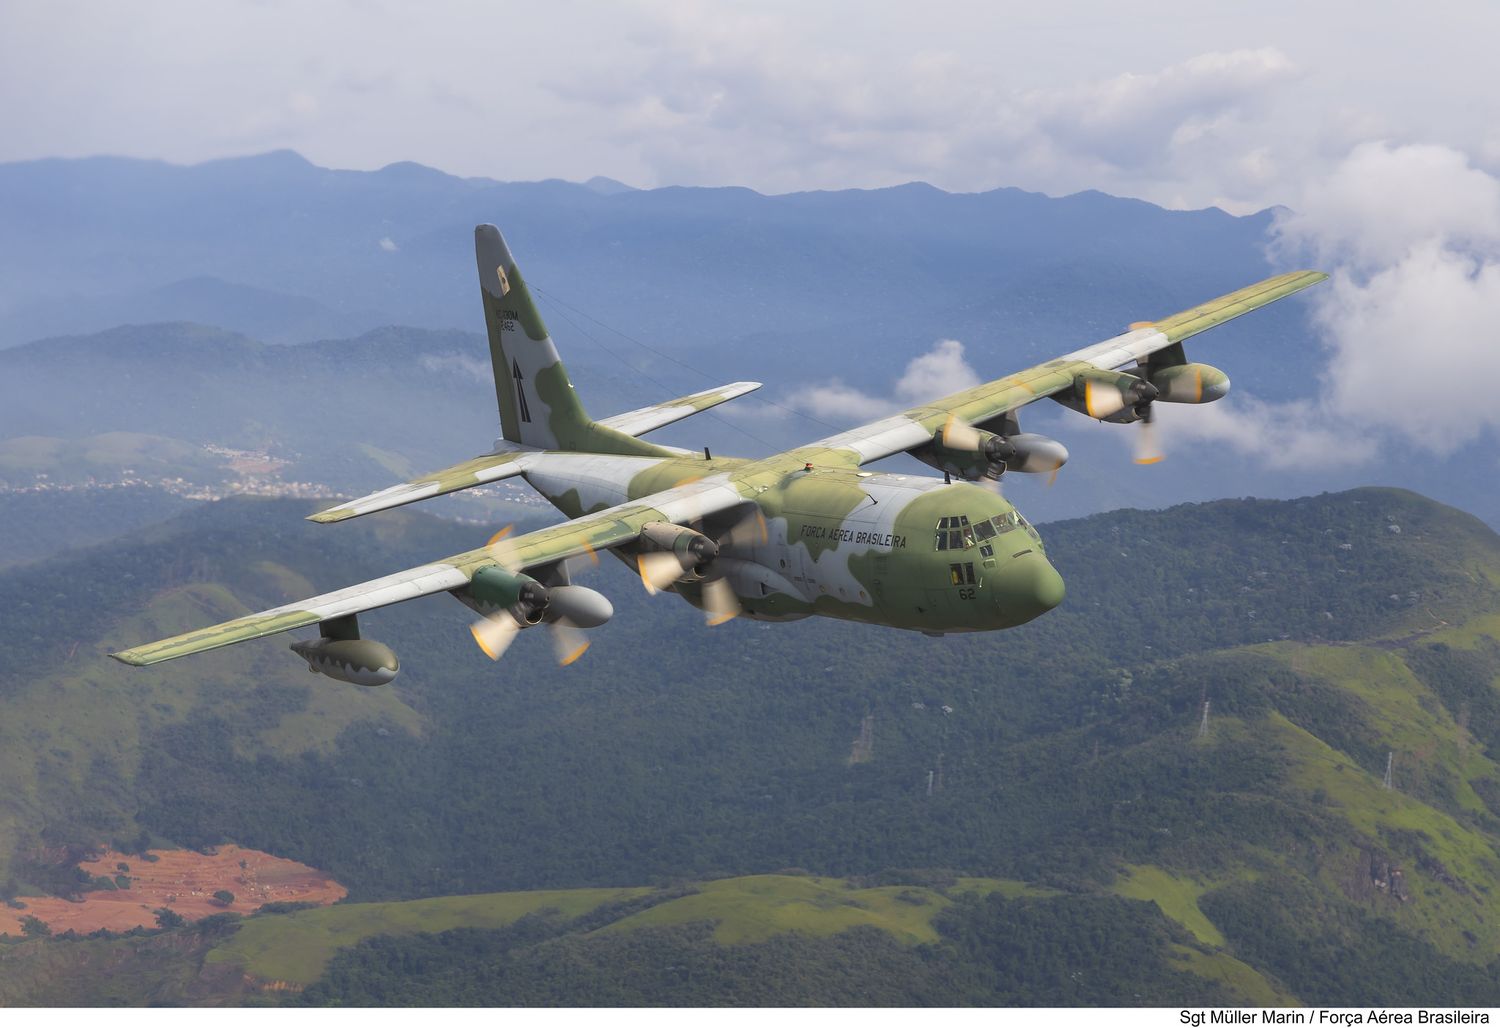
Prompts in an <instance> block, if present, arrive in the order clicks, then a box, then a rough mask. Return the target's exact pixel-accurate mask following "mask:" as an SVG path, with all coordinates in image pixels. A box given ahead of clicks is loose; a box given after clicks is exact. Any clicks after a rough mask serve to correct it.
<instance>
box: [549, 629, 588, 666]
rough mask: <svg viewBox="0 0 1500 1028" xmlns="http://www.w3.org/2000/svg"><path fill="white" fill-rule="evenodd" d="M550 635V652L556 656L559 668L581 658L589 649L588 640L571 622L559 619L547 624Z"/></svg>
mask: <svg viewBox="0 0 1500 1028" xmlns="http://www.w3.org/2000/svg"><path fill="white" fill-rule="evenodd" d="M549 627H550V631H551V634H552V652H553V653H554V654H555V655H556V656H557V664H558V666H559V667H567V666H568V665H569V664H571V663H573V661H575V660H577V659H578V658H579V657H581V656H583V654H584V651H586V650H587V649H588V648H589V638H588V636H587V635H585V634H584V632H583V630H582V629H580V628H579V627H578V626H577V625H575V624H573V622H571V621H569V620H568V619H567V618H564V617H560V618H557V619H556V620H555V621H552V622H550V623H549Z"/></svg>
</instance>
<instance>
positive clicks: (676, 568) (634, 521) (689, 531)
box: [112, 225, 1327, 685]
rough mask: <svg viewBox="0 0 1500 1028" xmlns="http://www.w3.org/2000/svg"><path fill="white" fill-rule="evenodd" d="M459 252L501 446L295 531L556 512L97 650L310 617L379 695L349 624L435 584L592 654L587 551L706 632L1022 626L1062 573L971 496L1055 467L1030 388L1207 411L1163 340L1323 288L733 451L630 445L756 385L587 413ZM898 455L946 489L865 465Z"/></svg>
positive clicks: (508, 276)
mask: <svg viewBox="0 0 1500 1028" xmlns="http://www.w3.org/2000/svg"><path fill="white" fill-rule="evenodd" d="M474 249H475V255H476V257H477V259H478V265H479V284H480V296H481V298H482V300H483V303H484V319H485V325H486V328H487V329H488V332H489V347H490V358H491V361H492V363H493V369H494V377H495V397H496V400H497V401H498V403H499V407H500V424H501V428H502V432H503V439H501V440H498V441H497V443H496V446H495V448H494V449H493V450H492V451H491V452H489V453H486V454H485V455H484V456H482V457H476V458H474V459H473V460H470V461H467V462H465V463H463V464H458V465H455V466H454V467H451V468H445V469H444V470H442V471H437V472H434V473H433V474H430V475H426V476H424V477H422V478H418V479H415V480H413V481H410V482H406V483H404V484H402V485H396V486H392V487H390V488H389V489H384V490H382V491H380V492H377V493H372V494H371V495H369V496H364V497H361V498H360V499H357V500H352V501H350V502H348V503H343V504H341V505H339V506H336V507H333V508H331V509H329V510H325V511H323V512H322V513H319V514H314V515H312V517H311V520H313V521H317V522H321V523H331V522H336V521H345V520H347V519H349V518H355V517H360V516H362V515H365V514H370V513H373V512H375V511H380V510H386V509H388V508H391V507H399V506H401V505H403V504H407V503H413V502H415V501H417V500H424V499H427V498H428V497H431V496H441V495H443V494H445V493H452V492H455V491H457V490H460V489H467V488H469V487H471V486H476V485H480V484H482V483H486V482H495V481H498V480H500V479H504V478H511V477H513V476H520V477H522V478H524V479H525V480H526V481H527V482H528V483H529V484H530V485H531V486H532V487H533V488H534V489H536V490H537V491H538V492H540V493H541V494H542V495H543V496H544V497H546V498H547V500H549V501H550V502H551V503H552V504H553V505H554V506H556V507H557V508H558V509H559V510H561V511H562V512H563V513H564V514H566V515H567V517H568V518H569V520H568V521H566V522H563V523H562V524H559V525H554V526H552V527H550V528H543V529H540V530H538V531H534V532H528V533H525V534H523V535H519V536H515V537H512V536H511V535H509V534H508V533H507V532H502V533H500V535H498V536H496V537H495V538H494V539H492V540H491V541H490V543H489V544H488V545H486V546H483V547H480V548H478V549H475V550H470V551H468V552H467V553H460V554H458V555H457V556H453V557H446V558H443V559H441V560H436V561H433V562H432V563H430V564H424V565H422V566H421V567H417V568H412V569H410V570H407V571H398V572H396V573H395V574H393V575H387V576H385V577H384V578H377V579H375V580H374V581H371V582H363V583H361V584H359V585H353V586H349V587H348V588H345V589H339V590H337V591H335V592H331V593H326V594H324V595H322V596H314V597H312V598H311V599H307V600H301V601H298V602H296V603H288V604H286V605H284V606H281V607H276V608H274V609H272V610H267V611H263V612H261V613H259V614H251V615H249V616H247V617H241V618H236V619H235V620H233V621H227V622H225V623H223V624H219V625H214V626H212V627H210V628H202V629H199V630H197V631H194V632H188V633H186V634H184V635H179V636H176V637H174V638H171V639H164V640H161V641H160V642H154V643H148V644H146V645H144V646H136V647H133V648H131V649H128V650H124V651H121V652H119V653H115V654H112V656H114V657H115V658H117V659H119V660H122V661H124V662H126V663H128V664H137V665H145V664H155V663H157V662H159V661H163V660H171V659H173V658H176V657H185V656H187V655H188V654H191V653H201V652H203V651H205V650H212V649H216V648H218V647H220V646H228V645H230V644H231V643H238V642H244V641H246V640H248V639H259V638H261V637H263V636H268V635H274V634H276V633H278V632H286V631H289V630H292V629H299V628H312V627H316V628H317V629H318V635H317V636H316V637H314V638H310V639H304V640H301V641H298V642H294V643H293V644H292V646H291V649H292V650H293V652H295V653H296V654H297V655H298V656H299V657H301V658H302V659H304V660H305V661H307V664H308V667H309V668H310V669H311V670H313V671H317V672H322V673H323V674H325V675H329V676H330V677H333V678H336V679H339V680H341V681H346V682H353V683H356V684H359V685H380V684H384V683H386V682H389V681H391V680H392V679H393V678H395V676H396V673H397V671H398V669H399V667H400V664H399V661H398V660H397V658H396V655H395V654H394V653H392V652H391V650H390V649H389V648H388V647H387V646H385V645H383V644H381V643H378V642H375V641H374V640H372V639H364V638H361V636H360V631H359V623H358V616H359V615H360V614H362V613H363V612H365V611H368V610H374V609H375V608H377V607H384V606H387V605H389V604H393V603H399V602H401V601H402V600H410V599H413V598H415V597H418V596H427V595H430V594H432V593H440V592H446V593H451V594H452V595H453V596H454V597H456V598H457V599H458V600H460V601H461V602H462V603H464V604H465V605H467V606H468V607H470V608H471V609H473V610H474V611H475V613H477V614H478V615H479V619H478V620H477V621H476V622H475V623H474V624H473V627H472V632H473V635H474V638H475V640H476V641H478V643H479V645H480V646H481V647H482V648H483V649H484V651H485V652H486V653H487V654H489V656H490V657H491V658H498V657H499V656H500V654H501V652H502V651H504V649H505V648H506V647H507V646H508V645H509V644H510V643H511V641H512V640H513V639H514V638H515V636H516V635H517V634H518V633H520V632H521V631H523V630H525V629H526V628H529V627H532V626H535V625H538V624H547V625H548V626H549V627H550V628H551V629H552V631H553V633H554V643H555V645H556V649H557V656H558V660H559V661H560V662H561V663H563V664H567V663H571V662H572V661H573V660H574V659H576V658H577V657H578V656H579V655H580V654H581V653H582V652H583V651H584V650H585V649H586V648H587V646H588V643H587V641H586V638H585V637H584V634H583V632H582V629H585V628H590V627H594V626H597V625H599V624H602V623H603V622H604V621H606V620H608V619H609V618H610V616H611V615H612V614H613V608H612V607H611V605H610V602H609V600H608V599H606V598H605V597H604V596H602V595H601V594H600V593H598V592H596V591H595V590H592V589H588V588H586V587H584V586H580V585H575V584H573V582H572V573H573V571H574V570H576V565H577V564H578V563H579V561H580V560H589V559H592V560H597V559H598V558H597V556H596V554H597V553H598V552H599V551H601V550H608V551H613V552H614V554H615V555H616V556H618V557H620V558H621V559H623V560H625V561H626V562H628V563H629V564H631V565H632V566H633V567H634V568H635V569H636V570H637V571H638V572H639V573H640V576H641V579H642V581H643V583H644V585H645V587H646V589H647V590H648V591H650V592H653V593H654V592H674V593H676V594H678V595H679V596H681V597H682V598H683V599H685V600H687V601H688V602H689V603H691V604H693V605H694V606H696V607H699V608H700V609H702V610H703V611H704V612H705V614H706V615H707V619H708V620H709V622H710V623H717V622H721V621H726V620H728V619H729V618H732V617H734V616H736V615H743V616H745V617H750V618H755V619H758V620H764V621H791V620H795V619H797V618H805V617H808V616H811V615H821V616H823V617H833V618H844V619H847V620H852V621H863V622H868V623H870V624H876V625H889V626H894V627H896V628H906V629H915V630H918V631H922V632H926V633H928V634H932V635H942V634H945V633H948V632H983V631H990V630H992V629H999V628H1008V627H1011V626H1014V625H1019V624H1022V623H1024V622H1027V621H1030V620H1031V619H1033V618H1035V617H1037V616H1039V615H1041V614H1043V613H1045V612H1047V611H1048V610H1051V609H1052V608H1053V607H1055V606H1057V605H1058V604H1059V603H1060V602H1062V598H1063V581H1062V578H1061V577H1060V576H1059V575H1058V573H1057V571H1056V570H1054V569H1053V567H1052V565H1051V564H1050V563H1049V562H1048V560H1047V557H1046V553H1045V551H1044V549H1043V546H1042V540H1041V537H1040V536H1039V535H1038V534H1037V532H1036V529H1035V528H1033V527H1032V526H1031V525H1030V524H1028V523H1027V521H1026V519H1025V518H1023V517H1022V516H1021V514H1020V512H1018V511H1017V510H1016V509H1015V508H1014V507H1013V506H1012V505H1011V504H1010V503H1008V502H1006V501H1005V499H1004V498H1002V497H1001V496H1000V495H998V493H997V491H994V490H992V489H990V488H986V487H985V484H986V483H993V482H995V481H998V480H999V478H1000V476H1001V475H1002V474H1004V473H1005V472H1006V471H1019V472H1033V473H1034V472H1043V473H1047V472H1055V471H1056V470H1057V469H1058V468H1059V467H1061V466H1062V464H1063V462H1064V461H1066V460H1067V457H1068V453H1067V450H1066V449H1065V448H1064V447H1063V446H1062V444H1061V443H1058V442H1056V441H1055V440H1052V439H1048V438H1045V437H1043V436H1039V435H1035V434H1031V433H1027V432H1022V431H1021V428H1020V424H1019V421H1018V417H1017V415H1018V412H1019V411H1020V410H1021V408H1023V407H1025V406H1026V405H1027V404H1030V403H1033V402H1035V401H1037V400H1040V399H1042V398H1044V397H1047V398H1050V399H1052V400H1054V401H1056V402H1058V403H1061V404H1063V405H1064V406H1066V407H1069V408H1071V409H1073V410H1076V411H1079V412H1081V413H1083V414H1086V415H1088V416H1089V417H1091V418H1095V419H1097V420H1101V421H1108V422H1114V423H1121V424H1124V423H1131V422H1140V423H1141V424H1142V429H1143V430H1144V429H1146V428H1149V426H1150V422H1151V417H1152V405H1153V404H1156V403H1208V402H1210V401H1212V400H1217V399H1219V398H1220V397H1222V396H1223V395H1224V394H1225V393H1226V392H1228V390H1229V378H1228V376H1226V375H1225V374H1224V373H1223V372H1222V371H1219V370H1218V369H1216V368H1213V367H1210V366H1208V365H1207V364H1195V363H1191V362H1189V361H1188V359H1187V357H1186V356H1185V355H1184V353H1183V348H1182V343H1183V340H1185V339H1187V338H1188V337H1189V336H1194V335H1197V334H1198V333H1199V332H1202V331H1204V330H1205V329H1209V328H1213V327H1214V326H1215V325H1219V324H1222V323H1223V322H1225V321H1228V320H1229V319H1231V318H1235V317H1238V316H1239V315H1241V314H1245V313H1247V312H1249V311H1252V310H1255V309H1256V308H1258V307H1263V306H1265V305H1266V304H1268V303H1271V302H1272V301H1273V300H1278V299H1280V298H1281V297H1284V296H1288V295H1290V294H1291V293H1295V292H1297V291H1298V290H1301V289H1304V288H1306V287H1308V286H1310V285H1313V284H1314V283H1317V282H1319V281H1322V280H1323V279H1324V278H1326V277H1327V276H1325V275H1323V274H1321V273H1319V272H1314V271H1297V272H1292V273H1290V274H1285V275H1277V276H1275V277H1274V278H1268V279H1266V280H1265V281H1263V282H1258V283H1256V284H1255V285H1252V286H1247V287H1246V288H1244V289H1241V290H1239V291H1237V292H1233V293H1230V294H1228V295H1227V296H1221V297H1219V298H1218V299H1217V300H1210V301H1209V302H1208V303H1205V304H1203V305H1201V306H1199V307H1194V308H1192V309H1191V310H1187V311H1183V312H1182V313H1180V314H1174V315H1173V316H1172V317H1170V318H1166V319H1165V320H1162V321H1157V322H1138V323H1136V324H1134V325H1131V326H1130V329H1129V331H1127V332H1125V333H1124V334H1123V335H1118V336H1115V337H1114V338H1113V339H1107V340H1105V341H1104V342H1101V343H1096V344H1095V345H1093V346H1088V347H1085V348H1084V349H1081V350H1078V351H1076V352H1074V353H1070V354H1067V355H1065V356H1062V357H1059V358H1057V359H1056V360H1051V361H1047V362H1046V363H1045V364H1039V365H1037V366H1036V367H1033V368H1029V369H1027V370H1025V371H1022V372H1020V373H1018V374H1014V375H1011V376H1009V377H1007V378H1000V379H996V380H994V381H992V382H986V383H984V384H983V385H978V386H975V387H973V388H972V389H965V390H963V391H962V392H957V393H954V394H952V395H951V396H945V397H943V398H942V399H939V400H934V401H933V402H932V403H929V404H926V405H924V406H920V407H913V408H912V409H910V410H907V411H903V412H901V413H900V414H893V415H891V416H890V417H887V418H884V419H882V420H880V421H876V422H873V423H872V424H869V425H865V426H863V427H861V428H855V429H851V430H849V431H847V432H840V433H838V434H837V435H832V436H829V437H828V438H826V439H820V440H818V441H817V442H814V443H811V444H809V445H807V446H802V447H798V448H797V449H793V450H788V451H786V452H785V453H778V454H776V455H774V456H771V457H765V458H762V459H759V460H746V459H739V458H727V457H714V456H711V455H710V453H709V452H708V451H707V450H705V451H704V452H702V453H696V452H692V451H687V450H681V449H678V448H675V447H670V446H658V445H655V444H652V443H648V442H643V441H642V440H641V439H640V436H642V435H644V434H646V433H647V432H650V431H651V430H653V429H657V428H661V427H662V426H664V425H670V424H672V423H673V422H675V421H679V420H681V419H682V418H685V417H688V416H689V415H691V414H694V413H697V412H699V411H703V410H707V409H708V408H710V407H713V406H715V405H716V404H720V403H723V402H724V401H726V400H730V399H733V398H734V397H736V396H741V395H744V394H745V393H748V392H751V391H752V390H754V389H757V388H759V383H756V382H736V383H734V384H732V385H727V386H724V387H723V388H721V389H711V390H708V391H705V392H701V393H694V394H693V395H691V396H684V397H681V398H680V399H676V400H672V401H671V402H669V403H663V404H658V405H656V406H654V407H646V408H643V409H641V410H635V411H631V412H629V413H627V414H618V415H615V416H614V417H611V418H605V419H603V420H601V421H594V420H591V419H590V418H589V416H588V415H587V414H586V413H584V408H583V404H582V403H581V402H580V400H579V398H578V395H577V393H576V392H574V390H573V386H572V384H571V383H570V382H569V381H568V373H567V371H566V370H565V369H564V367H563V364H562V361H561V360H560V359H559V358H558V354H557V348H556V347H555V346H554V345H553V342H552V339H551V337H550V336H548V334H547V330H546V328H545V327H544V326H543V324H542V319H541V317H540V315H539V314H538V312H537V308H536V304H535V303H534V302H533V300H532V297H531V293H530V291H529V290H528V289H527V286H526V281H525V279H524V278H522V276H521V271H520V269H519V268H518V267H517V266H516V262H515V260H514V259H513V258H512V257H511V254H510V250H509V248H508V247H507V246H506V244H505V240H504V239H503V238H501V235H500V232H499V231H498V230H497V229H496V228H495V227H494V226H492V225H480V226H479V227H478V228H476V229H475V230H474ZM898 453H909V454H911V455H912V456H914V457H916V458H917V459H918V460H920V461H923V462H924V463H926V464H928V465H930V466H931V467H934V468H936V469H938V470H940V471H942V472H943V473H944V474H943V477H942V478H930V477H919V476H913V475H906V474H884V473H879V472H872V471H867V470H864V468H865V466H866V465H867V464H870V463H871V462H873V461H878V460H880V459H881V458H883V457H889V456H892V455H894V454H898ZM1143 459H1144V460H1148V461H1149V460H1150V459H1151V457H1150V456H1147V457H1145V458H1143Z"/></svg>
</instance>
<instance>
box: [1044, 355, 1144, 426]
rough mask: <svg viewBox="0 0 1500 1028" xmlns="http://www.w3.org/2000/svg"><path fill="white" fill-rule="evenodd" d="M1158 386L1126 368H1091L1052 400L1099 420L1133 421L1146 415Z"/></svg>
mask: <svg viewBox="0 0 1500 1028" xmlns="http://www.w3.org/2000/svg"><path fill="white" fill-rule="evenodd" d="M1157 393H1158V389H1157V387H1156V386H1155V385H1153V384H1151V383H1150V382H1147V381H1146V380H1145V379H1144V378H1141V377H1139V376H1137V375H1131V374H1127V373H1125V372H1123V371H1106V370H1105V369H1103V368H1090V369H1089V370H1087V371H1081V372H1079V373H1078V375H1076V376H1075V377H1074V379H1073V385H1072V387H1071V388H1069V389H1064V390H1063V391H1062V392H1060V393H1053V394H1052V399H1054V400H1056V401H1057V402H1058V403H1060V404H1062V405H1063V406H1064V407H1067V408H1068V409H1069V410H1076V411H1078V412H1079V413H1080V414H1087V415H1088V416H1089V417H1091V418H1093V419H1095V420H1096V421H1109V422H1113V423H1115V424H1129V423H1130V422H1132V421H1140V420H1141V419H1142V418H1143V417H1145V416H1146V408H1147V407H1148V406H1150V404H1151V401H1152V400H1154V399H1156V398H1157Z"/></svg>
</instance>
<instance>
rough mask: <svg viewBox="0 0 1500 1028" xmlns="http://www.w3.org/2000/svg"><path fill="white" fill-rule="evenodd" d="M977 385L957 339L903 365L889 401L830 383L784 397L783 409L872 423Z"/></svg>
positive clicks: (975, 374)
mask: <svg viewBox="0 0 1500 1028" xmlns="http://www.w3.org/2000/svg"><path fill="white" fill-rule="evenodd" d="M979 382H980V378H979V375H978V374H977V373H976V372H975V371H974V369H973V368H972V367H970V366H969V363H968V361H966V360H964V344H963V343H961V342H959V341H958V340H957V339H939V340H938V341H937V342H936V343H934V344H933V347H932V349H931V350H929V351H928V352H926V353H924V354H922V355H920V356H918V357H914V358H912V360H911V361H910V362H909V363H908V364H907V365H906V370H905V371H903V372H902V374H901V377H900V378H898V379H896V381H895V382H894V383H892V388H891V392H892V396H890V397H881V396H871V395H870V394H869V393H865V392H862V391H861V390H859V389H855V388H854V387H853V386H850V385H846V384H844V383H843V382H841V381H839V380H838V379H834V380H833V381H831V382H828V383H826V384H824V385H815V386H808V387H805V388H803V389H799V390H797V391H796V392H794V393H792V394H791V395H789V396H788V397H787V401H786V405H787V406H789V407H792V408H795V409H797V410H802V411H806V412H807V413H809V414H814V415H817V416H819V417H827V418H834V419H836V420H838V421H846V422H848V421H873V420H875V419H876V418H881V417H885V416H886V415H887V414H893V413H895V412H896V411H898V410H901V409H902V408H904V407H910V406H914V405H916V404H921V403H926V402H928V401H930V400H936V399H938V398H939V397H942V396H946V395H948V394H949V393H956V392H958V391H959V390H960V389H968V388H969V387H970V386H975V385H978V384H979Z"/></svg>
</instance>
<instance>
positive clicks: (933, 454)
mask: <svg viewBox="0 0 1500 1028" xmlns="http://www.w3.org/2000/svg"><path fill="white" fill-rule="evenodd" d="M973 433H974V435H975V436H976V437H977V439H978V445H977V446H976V447H975V448H974V449H972V450H969V449H965V450H960V449H956V448H954V447H952V446H945V445H944V444H943V435H944V434H943V433H942V432H939V433H938V434H937V438H935V439H934V440H933V441H932V444H931V445H930V446H928V447H925V448H923V449H921V450H917V451H913V455H914V456H915V457H916V458H917V459H918V460H920V461H922V462H924V463H926V464H929V465H931V466H932V467H935V468H937V469H938V470H939V471H946V472H948V473H949V474H950V475H957V476H958V477H959V478H963V479H967V480H968V481H970V482H977V481H978V480H979V479H981V478H991V479H998V478H999V477H1000V476H1001V475H1003V474H1004V473H1005V472H1007V471H1021V472H1025V473H1026V474H1036V473H1038V472H1049V471H1056V470H1057V469H1058V468H1060V467H1062V466H1063V465H1064V464H1066V463H1067V462H1068V448H1067V447H1066V446H1064V445H1063V444H1062V443H1060V442H1058V441H1057V440H1056V439H1049V438H1047V437H1046V436H1044V435H1036V434H1034V433H1031V432H1017V433H1015V434H1013V435H1008V436H1001V435H996V434H994V433H993V432H986V431H984V430H983V429H977V428H976V429H973Z"/></svg>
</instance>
